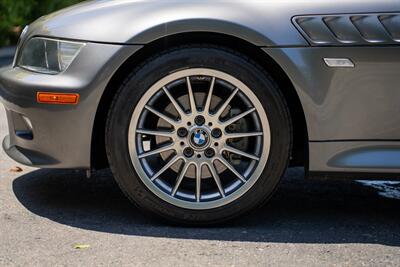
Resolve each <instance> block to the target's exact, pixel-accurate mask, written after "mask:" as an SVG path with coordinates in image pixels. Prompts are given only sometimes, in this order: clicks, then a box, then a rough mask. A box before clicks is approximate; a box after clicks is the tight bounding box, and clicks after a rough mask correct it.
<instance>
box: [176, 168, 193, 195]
mask: <svg viewBox="0 0 400 267" xmlns="http://www.w3.org/2000/svg"><path fill="white" fill-rule="evenodd" d="M190 165H192V164H191V163H187V162H186V161H185V163H184V165H183V167H182V170H181V173H180V174H179V177H178V179H177V180H176V183H175V186H174V189H172V196H175V194H176V192H177V191H178V188H179V186H180V185H181V182H182V180H183V178H184V177H185V174H186V172H187V170H188V168H189V167H190Z"/></svg>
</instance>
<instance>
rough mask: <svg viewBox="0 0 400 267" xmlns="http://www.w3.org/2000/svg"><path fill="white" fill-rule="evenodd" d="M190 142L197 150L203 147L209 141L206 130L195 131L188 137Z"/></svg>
mask: <svg viewBox="0 0 400 267" xmlns="http://www.w3.org/2000/svg"><path fill="white" fill-rule="evenodd" d="M190 141H191V143H192V144H193V145H194V146H195V147H197V148H202V147H205V146H206V145H207V144H208V141H209V134H208V133H207V131H206V130H203V129H195V130H194V131H193V132H192V134H191V135H190Z"/></svg>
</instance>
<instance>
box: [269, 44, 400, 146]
mask: <svg viewBox="0 0 400 267" xmlns="http://www.w3.org/2000/svg"><path fill="white" fill-rule="evenodd" d="M264 51H265V52H266V53H268V54H269V55H270V56H272V57H273V58H274V59H275V60H276V61H277V62H278V63H279V64H280V65H281V66H282V67H283V68H284V69H285V71H286V73H287V74H288V76H289V78H290V79H291V81H292V82H293V85H294V87H295V88H296V91H297V93H298V95H299V98H300V101H301V103H302V106H303V109H304V113H305V117H306V121H307V127H308V129H307V130H308V136H309V140H310V141H331V140H385V139H388V140H394V139H400V116H392V115H391V114H393V115H394V114H400V105H399V100H400V90H399V77H400V46H399V47H342V48H337V47H318V48H265V49H264ZM331 57H334V58H350V59H351V60H352V61H353V62H354V64H355V67H354V68H330V67H328V66H327V65H326V64H325V63H324V61H323V58H331ZM377 103H382V104H377Z"/></svg>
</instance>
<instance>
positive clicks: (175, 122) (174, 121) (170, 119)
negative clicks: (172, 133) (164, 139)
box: [145, 105, 178, 126]
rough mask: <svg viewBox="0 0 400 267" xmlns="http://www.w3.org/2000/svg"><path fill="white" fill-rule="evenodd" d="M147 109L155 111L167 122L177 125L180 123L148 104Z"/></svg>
mask: <svg viewBox="0 0 400 267" xmlns="http://www.w3.org/2000/svg"><path fill="white" fill-rule="evenodd" d="M145 109H147V110H148V111H150V112H152V113H154V114H155V115H157V116H158V117H160V118H161V119H163V120H165V121H166V122H168V123H169V124H171V125H174V126H175V125H176V124H177V123H178V121H176V120H174V119H172V118H170V117H168V116H167V115H164V114H162V113H161V112H159V111H157V110H155V109H154V108H152V107H150V106H148V105H146V106H145Z"/></svg>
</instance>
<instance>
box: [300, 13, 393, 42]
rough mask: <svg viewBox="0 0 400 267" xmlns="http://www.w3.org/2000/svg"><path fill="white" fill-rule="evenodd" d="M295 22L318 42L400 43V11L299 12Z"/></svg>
mask: <svg viewBox="0 0 400 267" xmlns="http://www.w3.org/2000/svg"><path fill="white" fill-rule="evenodd" d="M293 23H294V24H295V26H296V27H297V29H298V30H299V31H300V32H301V33H302V34H303V35H304V37H305V38H307V40H308V41H309V42H310V44H311V45H314V46H336V45H377V44H378V45H379V44H381V45H400V13H387V14H386V13H385V14H346V15H316V16H313V15H311V16H296V17H294V18H293Z"/></svg>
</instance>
